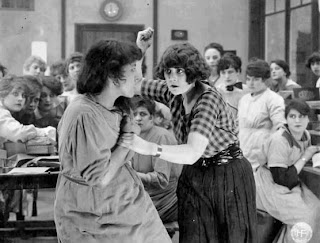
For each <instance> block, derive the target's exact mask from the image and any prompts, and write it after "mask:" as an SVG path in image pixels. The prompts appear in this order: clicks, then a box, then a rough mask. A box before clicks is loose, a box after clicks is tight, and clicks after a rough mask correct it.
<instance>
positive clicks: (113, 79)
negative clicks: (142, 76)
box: [110, 78, 120, 87]
mask: <svg viewBox="0 0 320 243" xmlns="http://www.w3.org/2000/svg"><path fill="white" fill-rule="evenodd" d="M110 79H111V81H112V83H113V84H114V86H116V87H119V86H120V82H119V79H117V78H110Z"/></svg>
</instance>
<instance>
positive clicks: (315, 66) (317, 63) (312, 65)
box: [306, 51, 320, 88]
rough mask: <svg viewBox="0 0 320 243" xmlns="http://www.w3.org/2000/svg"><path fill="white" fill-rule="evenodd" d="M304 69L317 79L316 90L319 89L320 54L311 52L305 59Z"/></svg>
mask: <svg viewBox="0 0 320 243" xmlns="http://www.w3.org/2000/svg"><path fill="white" fill-rule="evenodd" d="M306 67H307V68H309V69H311V71H312V72H313V73H314V74H315V75H316V76H317V77H318V80H317V83H316V88H320V52H318V51H316V52H313V53H312V54H311V55H310V56H309V57H308V59H307V63H306Z"/></svg>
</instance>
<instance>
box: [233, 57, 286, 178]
mask: <svg viewBox="0 0 320 243" xmlns="http://www.w3.org/2000/svg"><path fill="white" fill-rule="evenodd" d="M246 76H247V81H246V85H247V87H248V89H249V92H250V93H248V94H246V95H244V96H243V97H242V98H241V99H240V101H239V110H238V119H239V141H240V148H241V149H242V151H243V154H244V156H245V157H246V158H247V159H248V160H249V162H250V163H251V166H252V169H253V171H254V172H255V171H256V170H257V169H258V167H259V166H260V165H261V164H264V163H265V162H266V156H265V154H264V153H263V145H264V143H265V141H266V140H267V139H268V138H269V137H270V135H271V134H272V133H273V132H274V131H276V130H277V129H278V128H279V127H281V126H283V125H284V124H285V123H286V120H285V117H284V99H283V98H282V97H281V96H280V95H278V94H277V93H275V92H274V91H272V90H270V89H269V88H268V86H267V84H266V81H267V80H268V79H269V78H270V66H269V64H268V63H267V62H266V61H264V60H260V59H252V61H251V62H249V64H248V66H247V70H246Z"/></svg>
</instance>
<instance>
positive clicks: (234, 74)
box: [220, 67, 240, 85]
mask: <svg viewBox="0 0 320 243" xmlns="http://www.w3.org/2000/svg"><path fill="white" fill-rule="evenodd" d="M239 74H240V73H239V72H238V71H236V70H235V69H234V68H233V67H229V68H228V69H225V70H221V71H220V77H221V78H222V80H223V81H224V82H225V85H233V84H235V83H236V82H237V81H238V79H239Z"/></svg>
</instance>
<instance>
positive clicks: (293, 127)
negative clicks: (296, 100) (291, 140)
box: [287, 109, 309, 133]
mask: <svg viewBox="0 0 320 243" xmlns="http://www.w3.org/2000/svg"><path fill="white" fill-rule="evenodd" d="M287 123H288V127H289V129H290V131H291V132H296V133H301V132H303V131H304V130H306V128H307V126H308V123H309V117H308V116H307V115H302V114H301V113H300V112H299V111H297V110H295V109H291V110H290V111H289V113H288V115H287Z"/></svg>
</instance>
